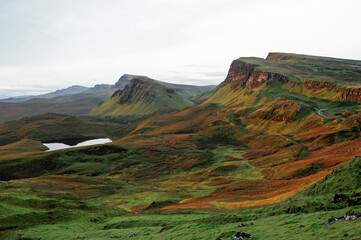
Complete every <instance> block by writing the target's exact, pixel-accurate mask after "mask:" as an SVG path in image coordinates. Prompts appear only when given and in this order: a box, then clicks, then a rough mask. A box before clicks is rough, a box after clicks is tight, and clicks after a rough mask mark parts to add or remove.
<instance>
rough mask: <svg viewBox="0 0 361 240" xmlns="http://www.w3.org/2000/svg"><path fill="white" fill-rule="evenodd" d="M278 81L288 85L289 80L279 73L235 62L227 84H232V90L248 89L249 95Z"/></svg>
mask: <svg viewBox="0 0 361 240" xmlns="http://www.w3.org/2000/svg"><path fill="white" fill-rule="evenodd" d="M274 79H277V80H278V81H280V82H282V83H287V82H288V78H287V77H286V76H284V75H282V74H279V73H269V72H264V71H262V70H261V69H259V68H257V66H256V65H252V64H248V63H245V62H242V61H239V60H234V61H233V62H232V64H231V67H230V69H229V71H228V75H227V78H226V80H225V83H231V84H232V89H237V88H246V90H247V93H249V92H250V91H251V90H252V89H254V88H257V87H259V86H261V85H262V84H264V83H266V84H269V83H271V81H272V80H274Z"/></svg>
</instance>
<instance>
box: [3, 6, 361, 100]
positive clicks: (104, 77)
mask: <svg viewBox="0 0 361 240" xmlns="http://www.w3.org/2000/svg"><path fill="white" fill-rule="evenodd" d="M360 9H361V1H359V0H343V1H339V0H337V1H335V0H102V1H99V0H0V98H4V97H9V96H19V95H29V94H41V93H45V92H50V91H54V90H56V89H61V88H65V87H69V86H71V85H83V86H87V87H90V86H93V85H95V84H100V83H106V84H114V83H115V82H116V81H117V79H118V78H119V77H120V76H121V75H122V74H125V73H128V74H138V75H146V76H149V77H151V78H153V79H158V80H162V81H167V82H172V83H182V84H193V85H211V84H219V83H220V82H221V81H223V80H224V78H225V76H226V74H227V71H228V68H229V65H230V64H231V62H232V60H233V59H236V58H239V57H248V56H255V57H262V58H265V57H266V56H267V53H268V52H291V53H302V54H310V55H320V56H330V57H338V58H347V59H358V60H361V44H360V43H361V31H360V30H359V29H360V26H361V16H360V13H359V12H360Z"/></svg>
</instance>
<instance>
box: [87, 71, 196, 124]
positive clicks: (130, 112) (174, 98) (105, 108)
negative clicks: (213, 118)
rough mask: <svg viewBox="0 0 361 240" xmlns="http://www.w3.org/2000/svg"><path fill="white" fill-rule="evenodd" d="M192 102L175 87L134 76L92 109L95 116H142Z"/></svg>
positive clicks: (173, 108) (180, 106)
mask: <svg viewBox="0 0 361 240" xmlns="http://www.w3.org/2000/svg"><path fill="white" fill-rule="evenodd" d="M191 105H192V103H191V102H190V101H188V100H185V99H183V98H182V97H180V96H179V95H178V94H176V93H175V91H174V90H173V89H170V88H166V87H164V86H162V85H161V84H159V83H158V82H156V81H154V80H151V79H148V78H142V77H135V78H133V79H132V80H131V81H130V83H129V84H128V85H127V86H126V87H125V88H124V89H123V90H120V91H117V92H115V93H114V94H113V96H112V97H111V98H109V99H108V100H106V101H105V102H103V103H101V104H99V105H98V106H97V107H95V108H94V109H93V110H91V111H90V113H89V114H90V115H93V116H130V117H133V118H142V117H145V116H150V115H154V114H161V113H166V112H172V111H176V110H180V109H182V108H185V107H188V106H191Z"/></svg>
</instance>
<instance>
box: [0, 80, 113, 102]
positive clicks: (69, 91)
mask: <svg viewBox="0 0 361 240" xmlns="http://www.w3.org/2000/svg"><path fill="white" fill-rule="evenodd" d="M111 86H112V85H108V84H97V85H95V86H94V87H91V88H87V87H83V86H79V85H74V86H71V87H68V88H64V89H60V90H56V91H55V92H50V93H46V94H41V95H31V96H18V97H11V98H7V99H0V102H24V101H28V100H31V99H34V98H45V99H48V98H55V97H65V96H69V95H73V94H78V93H85V92H88V93H89V92H96V91H98V90H101V89H104V88H109V87H111Z"/></svg>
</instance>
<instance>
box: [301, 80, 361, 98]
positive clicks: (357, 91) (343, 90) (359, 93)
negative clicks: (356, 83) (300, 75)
mask: <svg viewBox="0 0 361 240" xmlns="http://www.w3.org/2000/svg"><path fill="white" fill-rule="evenodd" d="M304 86H305V87H306V88H307V89H310V90H321V89H333V90H335V91H337V92H340V96H339V99H340V100H343V101H352V102H360V101H361V88H347V87H340V86H338V85H336V84H333V83H330V82H317V81H312V80H306V81H305V82H304Z"/></svg>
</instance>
